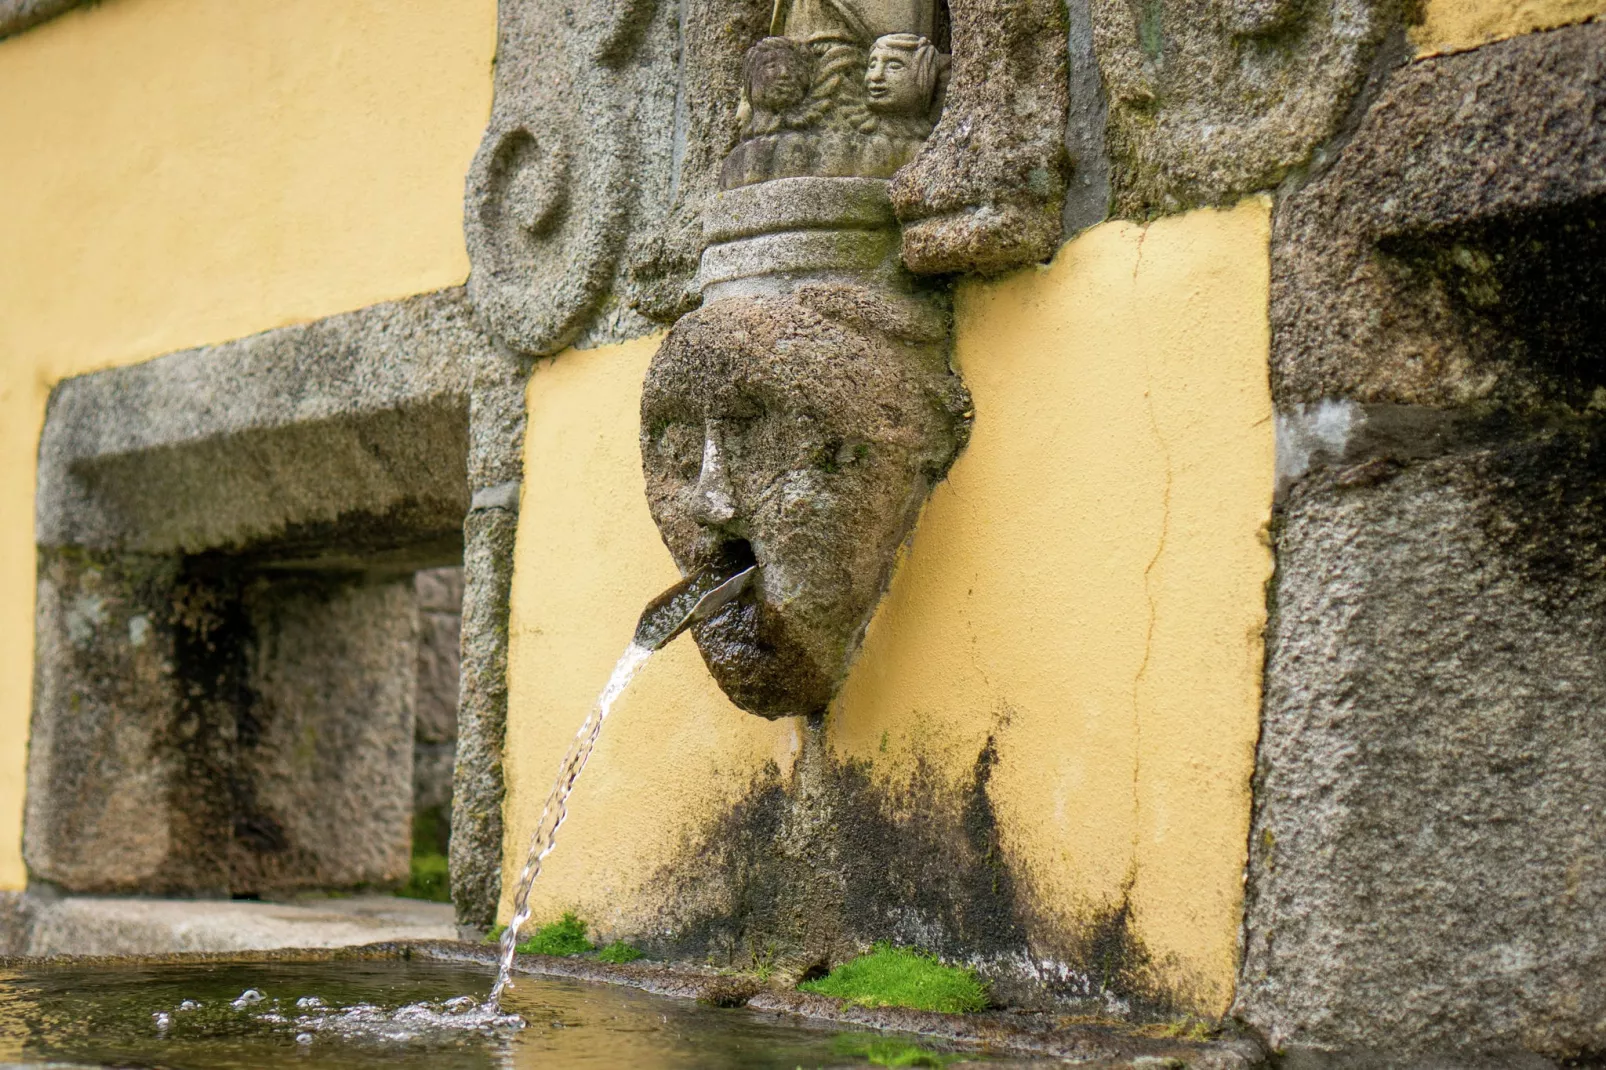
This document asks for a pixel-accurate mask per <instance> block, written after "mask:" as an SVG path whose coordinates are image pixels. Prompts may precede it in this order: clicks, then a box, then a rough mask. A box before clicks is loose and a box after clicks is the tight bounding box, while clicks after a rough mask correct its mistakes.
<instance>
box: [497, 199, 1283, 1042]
mask: <svg viewBox="0 0 1606 1070" xmlns="http://www.w3.org/2000/svg"><path fill="white" fill-rule="evenodd" d="M1268 240H1269V204H1268V202H1267V201H1265V200H1263V199H1254V200H1250V201H1247V202H1245V203H1243V204H1242V205H1240V206H1239V207H1238V208H1236V209H1234V210H1231V211H1210V210H1207V211H1199V212H1193V213H1190V214H1187V215H1184V216H1180V217H1174V218H1169V219H1165V220H1161V221H1159V222H1156V223H1154V224H1152V225H1149V226H1138V225H1134V224H1128V223H1118V222H1117V223H1108V224H1104V225H1102V226H1099V227H1095V228H1093V229H1092V230H1090V231H1088V232H1086V233H1084V234H1083V235H1082V236H1080V237H1079V238H1077V239H1076V240H1075V241H1073V242H1072V243H1070V244H1069V245H1067V246H1066V247H1065V248H1064V249H1062V250H1061V252H1060V254H1059V256H1058V257H1057V258H1056V260H1055V261H1054V263H1053V264H1052V265H1050V266H1048V267H1046V268H1043V269H1034V270H1029V271H1024V272H1020V273H1017V274H1015V275H1013V276H1010V277H1008V278H1006V279H1004V280H1003V281H1000V282H987V283H973V284H968V285H966V286H965V287H964V288H963V289H962V290H961V291H960V293H959V295H958V302H957V338H956V359H957V361H958V363H959V364H960V366H961V368H962V370H963V372H964V375H965V377H966V380H967V381H968V383H969V384H970V388H971V391H972V392H973V394H974V397H975V403H976V423H975V430H974V435H973V437H972V440H971V443H970V446H969V448H968V450H967V451H966V453H965V454H964V455H963V456H962V457H961V458H960V460H959V462H958V463H957V464H956V465H955V466H954V469H953V472H952V473H951V475H950V477H949V479H948V481H947V482H946V483H945V484H944V485H943V486H942V487H940V488H939V489H938V490H937V492H936V494H935V495H934V496H933V498H932V500H931V502H930V504H929V506H928V507H927V509H926V511H925V515H924V516H923V517H922V519H921V522H920V526H919V528H918V530H917V532H916V534H915V536H914V538H913V540H912V543H911V545H910V546H909V548H908V551H907V553H906V555H905V560H904V561H903V562H902V563H901V565H900V567H899V570H898V572H897V574H896V576H895V577H894V580H893V584H892V588H891V590H890V592H889V595H888V598H887V600H886V602H885V603H884V604H883V605H882V607H881V609H880V610H879V612H878V614H877V616H876V618H875V620H874V622H873V623H872V625H871V629H870V632H869V634H868V636H867V640H866V643H865V648H864V651H863V654H862V656H861V657H860V659H859V662H858V664H857V665H856V667H855V669H854V671H853V674H852V676H851V678H850V680H849V682H848V684H847V686H846V688H845V689H844V691H843V693H842V695H841V696H840V698H839V700H838V702H837V704H836V706H835V707H834V708H833V710H832V712H831V715H830V718H829V730H828V731H829V738H830V743H831V746H832V747H833V749H834V750H835V751H836V752H837V753H838V754H839V755H843V756H851V757H855V758H861V759H865V760H867V761H869V762H870V763H872V766H873V768H874V769H875V770H876V774H877V775H878V776H882V777H885V778H888V779H890V780H896V779H897V778H900V777H903V776H906V775H907V774H908V772H909V771H910V769H911V767H912V765H913V763H914V761H915V759H916V758H917V757H923V758H924V759H925V760H926V761H927V762H928V763H932V764H934V765H936V766H937V767H939V768H942V769H945V770H946V771H947V772H948V773H949V774H950V775H951V776H952V777H953V778H954V779H955V780H956V781H960V780H962V779H963V778H964V777H966V776H968V774H969V771H970V768H971V766H972V765H973V763H974V762H975V760H976V756H977V754H978V751H979V749H980V748H981V747H982V746H983V745H984V744H985V742H986V739H987V737H988V736H989V735H991V736H993V737H995V740H996V746H997V750H998V761H997V766H996V768H995V770H994V772H993V777H992V782H991V785H990V795H991V798H992V800H993V802H994V806H995V809H996V811H997V813H998V817H999V822H1000V827H1001V830H1002V835H1003V839H1004V844H1005V849H1006V851H1007V852H1008V854H1009V861H1010V865H1011V867H1012V869H1013V870H1014V871H1015V872H1016V873H1017V874H1019V875H1020V876H1021V878H1022V880H1023V881H1024V882H1025V883H1026V884H1027V885H1028V887H1029V888H1030V889H1031V892H1032V894H1033V896H1034V897H1035V898H1036V900H1037V902H1038V904H1039V905H1040V907H1042V909H1043V910H1044V911H1045V912H1046V913H1047V914H1048V915H1049V916H1050V918H1052V919H1056V920H1058V921H1059V922H1060V923H1061V924H1063V925H1064V926H1066V927H1068V928H1074V927H1075V926H1076V925H1077V924H1078V923H1079V921H1081V920H1083V919H1085V918H1086V917H1088V916H1089V913H1090V912H1092V911H1097V910H1100V909H1107V908H1109V907H1111V906H1114V905H1118V904H1119V903H1120V902H1121V901H1122V900H1123V899H1124V900H1125V901H1126V902H1127V904H1128V905H1129V907H1130V910H1131V919H1132V924H1133V931H1134V932H1135V934H1136V935H1137V936H1138V938H1139V939H1141V940H1142V941H1143V943H1144V944H1145V946H1146V947H1147V949H1148V950H1149V952H1150V954H1151V955H1153V956H1154V958H1155V961H1156V962H1157V963H1159V965H1160V974H1161V976H1159V977H1158V978H1157V980H1160V981H1161V982H1162V983H1166V984H1169V985H1170V986H1172V987H1173V988H1175V989H1178V990H1180V991H1181V992H1182V993H1183V994H1184V995H1185V996H1186V997H1187V998H1190V999H1191V1000H1193V1001H1194V1003H1195V1005H1196V1006H1197V1007H1199V1008H1200V1009H1203V1010H1210V1011H1221V1010H1223V1009H1225V1006H1226V1003H1227V1001H1228V999H1229V998H1230V994H1231V988H1232V980H1233V973H1234V969H1235V964H1236V963H1235V955H1236V950H1235V947H1236V938H1237V931H1238V922H1239V912H1240V902H1241V892H1242V870H1243V863H1244V853H1245V846H1246V840H1247V836H1248V827H1249V802H1250V794H1249V791H1250V784H1249V778H1250V774H1251V771H1252V767H1253V761H1254V743H1255V738H1256V733H1257V730H1258V717H1259V698H1260V690H1259V688H1260V668H1261V632H1262V628H1263V624H1264V617H1265V594H1264V584H1265V582H1266V580H1267V579H1268V577H1269V575H1270V571H1271V555H1270V552H1269V549H1268V548H1267V544H1266V533H1265V525H1266V523H1267V520H1268V517H1269V511H1270V505H1271V486H1272V463H1273V456H1272V420H1271V400H1270V395H1269V388H1268V383H1267V353H1268V345H1269V328H1268V324H1267V301H1268V251H1267V250H1268ZM656 342H657V340H656V339H649V340H643V341H640V342H634V343H630V344H629V345H626V346H621V347H616V348H612V349H602V350H591V351H587V352H570V353H566V354H564V355H562V356H560V357H558V358H557V359H556V360H555V361H552V362H550V363H548V364H546V365H544V366H543V367H541V368H540V369H539V370H538V371H537V372H536V374H535V376H534V378H533V379H532V381H531V384H530V393H529V411H530V423H529V428H530V430H529V438H528V440H527V447H526V464H527V466H528V467H527V482H526V484H525V490H524V500H523V506H522V511H521V513H520V519H519V537H518V547H517V552H516V569H515V574H514V589H513V618H512V624H511V627H512V632H511V637H510V642H511V659H512V660H511V669H510V680H509V683H510V688H511V696H510V708H509V720H508V741H509V743H508V758H507V775H508V783H509V797H508V803H507V816H508V829H509V832H508V840H507V848H508V849H507V856H506V868H505V872H504V892H505V894H510V893H511V887H512V882H513V878H514V876H515V874H516V872H517V869H518V866H519V864H520V863H521V861H522V855H523V850H524V845H525V843H526V842H527V839H528V836H529V833H530V829H531V827H532V825H533V823H534V821H535V819H536V817H537V815H538V813H539V809H540V806H541V803H542V801H543V799H544V797H545V794H546V791H547V789H548V787H549V785H550V781H551V777H552V775H553V773H554V772H555V769H556V766H557V762H558V758H559V756H560V755H561V754H562V753H563V750H564V748H565V747H566V746H567V745H568V743H569V741H570V739H571V738H572V736H573V733H574V730H575V728H576V726H577V725H578V724H579V722H580V719H581V718H582V716H583V715H584V713H585V711H586V709H587V707H588V705H589V704H590V702H591V701H592V699H593V697H594V696H595V694H596V691H597V689H598V688H599V687H600V686H601V683H602V681H603V680H604V679H605V678H606V677H607V675H608V670H609V668H610V666H611V665H612V663H613V660H614V658H615V657H617V656H618V653H619V651H620V650H621V649H622V648H623V646H624V644H625V643H626V641H627V640H628V639H629V637H630V632H631V628H632V627H633V624H634V620H635V616H636V614H637V613H639V612H640V609H641V607H642V605H643V604H644V603H645V602H646V601H647V600H648V599H649V598H650V597H652V596H653V595H655V594H657V593H658V592H659V591H660V590H662V589H663V588H664V587H666V586H667V585H669V584H670V583H672V582H673V581H674V580H675V579H676V578H677V574H676V572H675V569H674V567H673V565H672V563H671V562H670V559H669V555H668V552H667V551H666V550H665V549H664V547H663V545H662V543H661V542H660V541H659V539H658V536H657V533H656V531H655V530H654V528H653V526H652V523H651V520H650V518H649V517H648V515H647V509H646V505H645V500H644V497H643V492H642V477H641V470H640V462H639V458H638V454H637V445H636V433H637V428H636V405H637V399H638V395H639V387H640V382H641V377H642V374H643V372H644V370H645V368H646V364H647V361H648V359H649V358H650V355H651V352H652V350H653V348H654V347H655V345H656ZM798 742H799V741H798V736H797V729H796V727H795V725H794V724H792V723H787V722H782V723H779V724H770V723H767V722H764V721H761V720H759V719H758V718H755V717H750V716H746V715H743V714H740V713H738V712H737V711H735V710H734V709H733V708H732V707H731V706H730V705H729V703H728V702H726V701H725V699H724V698H723V697H722V696H721V695H720V693H719V692H718V690H717V688H716V687H715V686H714V684H713V683H712V682H711V680H710V679H709V677H708V675H707V672H706V670H705V669H704V668H703V666H702V663H701V661H700V659H699V658H698V656H697V654H696V651H695V649H694V648H693V647H692V645H691V644H690V643H688V642H686V641H684V640H682V641H679V642H677V643H675V644H674V645H673V646H671V647H670V648H669V649H668V650H667V651H666V652H665V653H664V654H661V655H660V656H659V657H658V658H657V659H656V660H655V661H653V662H651V663H649V665H648V667H647V668H646V670H645V671H644V672H643V674H642V676H641V677H640V678H638V680H637V683H636V685H635V687H634V688H633V689H632V690H631V691H630V692H629V693H628V694H627V695H626V697H625V698H624V699H623V701H621V702H620V704H619V706H618V707H617V709H616V711H615V713H614V719H613V721H611V722H610V725H609V729H608V731H607V732H606V733H605V735H604V738H603V741H602V744H601V745H600V747H599V748H598V751H597V753H596V755H595V756H594V758H593V761H592V765H591V767H590V769H589V770H588V772H587V774H586V777H585V778H584V779H583V780H582V781H581V784H580V786H579V788H578V790H577V791H576V793H575V796H574V799H573V801H572V806H571V810H570V814H571V816H570V823H569V824H568V825H567V826H566V827H565V830H564V836H563V838H562V841H561V843H560V846H559V848H558V850H557V851H556V852H555V853H554V854H553V855H552V856H551V858H550V859H549V860H548V863H547V870H546V872H545V874H544V876H543V880H542V885H541V886H540V887H539V888H538V891H537V894H536V896H535V898H534V903H535V914H536V917H537V918H538V919H540V918H549V917H551V916H555V915H556V914H557V913H558V912H559V911H560V910H563V909H568V908H576V909H578V910H579V911H580V912H581V913H582V915H583V916H585V917H587V918H589V919H591V920H592V921H593V922H595V923H598V925H599V927H600V928H601V929H603V930H604V931H606V930H607V929H608V928H610V927H611V926H612V925H614V924H616V923H618V922H620V921H621V920H624V919H626V918H628V917H629V916H630V915H631V914H632V913H633V912H634V911H636V910H638V909H640V907H641V906H642V904H639V903H637V902H636V901H635V897H637V896H639V895H640V894H641V882H642V879H643V878H644V877H645V876H647V875H650V874H651V872H652V871H653V870H654V869H655V868H656V867H657V866H658V865H660V864H661V863H663V862H666V861H668V860H669V859H670V858H671V857H672V856H673V854H674V852H675V850H676V849H677V847H679V846H680V836H681V835H682V834H683V833H685V832H688V831H690V830H691V829H693V828H695V827H696V826H698V825H699V824H700V822H701V821H702V820H704V819H706V818H707V817H709V816H710V815H712V814H714V813H715V812H717V810H718V809H719V807H721V806H722V805H723V804H724V803H725V802H726V801H728V800H729V799H731V798H733V797H734V796H735V795H736V793H737V792H739V791H740V790H741V788H742V787H743V786H745V784H746V783H747V782H748V780H749V778H750V777H752V776H753V774H754V773H755V772H757V771H758V770H759V769H760V768H761V767H762V765H763V763H764V762H765V761H766V760H773V761H775V762H776V764H777V765H778V766H779V767H781V769H782V770H783V772H784V771H786V770H787V769H789V767H790V762H791V758H792V756H793V755H794V754H795V753H796V749H797V747H798ZM503 911H504V917H505V915H506V912H507V903H506V901H504V904H503Z"/></svg>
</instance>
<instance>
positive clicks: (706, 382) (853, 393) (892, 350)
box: [641, 0, 969, 717]
mask: <svg viewBox="0 0 1606 1070" xmlns="http://www.w3.org/2000/svg"><path fill="white" fill-rule="evenodd" d="M935 23H936V6H935V4H934V2H933V0H780V3H778V4H777V6H776V9H775V16H774V19H773V20H772V23H771V36H769V37H765V38H763V39H762V40H760V41H759V42H757V43H756V44H755V45H753V47H752V48H751V49H749V51H748V53H747V58H746V61H745V65H744V68H743V70H744V74H743V80H742V101H741V106H740V109H739V112H738V114H739V116H740V119H741V141H740V143H739V144H738V145H737V146H736V147H735V149H734V150H733V151H732V152H731V154H730V156H729V157H728V158H727V159H726V161H725V165H724V169H723V174H722V184H723V186H724V192H722V193H721V194H719V195H717V196H715V197H714V198H712V199H711V200H710V201H709V202H708V204H707V207H706V208H705V211H704V214H703V233H704V237H705V238H706V239H707V241H708V242H709V244H708V246H707V248H706V249H705V250H704V252H703V255H702V259H701V265H700V268H699V272H698V281H699V285H700V289H701V292H702V296H703V300H704V302H705V303H704V306H703V307H702V309H700V310H699V311H696V312H693V313H691V314H690V315H688V316H685V317H684V318H682V319H681V320H680V321H679V322H678V323H676V325H675V327H674V329H673V330H672V331H671V332H670V334H669V337H668V338H667V339H666V340H665V342H664V344H663V346H662V347H661V348H660V349H659V351H658V354H657V356H656V357H655V358H654V360H653V363H652V366H651V368H650V369H649V370H648V373H647V382H646V386H645V388H644V391H643V396H642V410H641V419H642V424H641V427H642V430H641V449H642V463H643V467H644V469H645V471H646V477H647V495H648V500H649V503H650V506H651V509H652V515H653V519H654V520H655V521H656V522H657V524H658V528H659V531H660V532H661V533H662V534H663V537H664V542H665V543H666V544H667V545H668V547H669V549H670V551H671V552H672V553H673V554H674V556H675V560H676V562H677V563H678V564H679V565H680V567H681V568H682V569H683V570H686V571H688V572H690V571H693V570H701V569H704V568H707V567H710V566H713V567H715V568H716V569H719V570H722V571H723V570H736V569H739V568H741V567H745V566H747V565H751V564H757V565H758V566H759V570H758V573H757V578H756V579H755V580H754V583H753V590H752V592H751V593H750V594H748V595H745V596H743V597H742V598H741V599H739V600H737V601H736V602H733V603H731V604H730V605H729V606H727V607H725V608H724V609H722V610H720V611H719V612H718V613H717V614H716V615H715V616H713V617H711V618H709V619H708V620H706V621H704V622H702V623H701V624H698V625H695V626H693V629H692V635H693V637H694V638H695V639H696V640H697V644H698V646H699V648H700V649H701V650H702V653H703V658H704V660H705V661H706V662H707V663H708V666H709V669H710V671H711V672H712V673H713V675H714V678H715V679H716V680H717V681H718V682H719V684H720V686H721V687H723V688H724V689H725V692H726V694H727V695H729V696H730V697H731V699H732V700H733V701H734V702H736V704H737V705H739V706H741V707H742V708H743V709H746V710H749V711H751V712H753V713H757V714H760V715H762V716H765V717H782V716H790V715H801V714H812V713H817V712H820V711H822V710H823V709H824V708H825V706H826V704H827V703H829V702H830V700H831V697H832V696H833V695H834V694H835V693H836V690H837V688H838V686H840V684H841V682H842V680H843V678H844V677H845V675H846V673H847V670H848V666H849V663H850V662H851V661H852V658H853V655H854V653H855V652H856V651H857V649H858V646H859V641H860V638H861V637H862V636H863V634H864V629H865V626H866V625H867V624H868V623H869V619H870V615H871V613H872V612H873V611H874V609H875V605H876V603H877V601H879V599H880V596H881V593H882V591H883V590H884V589H885V587H886V583H887V580H888V579H889V577H890V574H891V570H892V564H893V560H894V557H895V555H896V551H897V548H898V546H899V544H900V543H902V542H903V540H904V539H905V538H906V537H907V536H908V534H909V530H910V528H911V526H912V525H913V524H914V521H915V517H916V516H917V515H918V514H919V511H920V507H921V505H922V504H923V503H924V502H925V500H926V496H927V495H928V494H929V493H930V491H931V488H932V486H933V485H934V484H935V483H936V481H937V480H939V479H941V478H942V476H943V474H944V473H945V472H946V471H947V470H948V466H949V465H950V464H951V463H952V462H953V460H954V457H955V456H956V455H957V454H958V451H959V449H960V447H961V446H962V445H963V443H964V440H965V437H966V432H967V429H968V423H967V420H968V417H969V397H968V395H967V394H966V392H965V388H964V385H963V383H961V382H960V380H959V378H958V376H957V375H955V374H954V373H953V372H952V371H951V370H950V368H949V366H948V344H947V343H948V330H947V322H948V317H947V310H946V307H945V305H944V304H943V302H942V299H941V297H940V296H938V295H936V294H934V293H929V292H924V291H922V290H921V289H920V287H918V286H917V285H916V283H915V280H914V279H913V278H912V277H911V276H910V275H909V273H908V272H907V271H905V270H904V268H903V266H902V264H901V262H900V260H899V257H898V225H897V220H896V218H895V216H894V214H893V211H892V203H891V200H890V199H889V197H888V194H887V179H888V178H889V177H890V176H891V175H892V174H893V173H894V172H896V171H897V170H898V169H899V168H900V167H903V166H904V165H906V164H907V163H908V162H909V161H910V160H911V159H913V158H914V156H915V154H916V153H918V152H919V151H920V147H921V145H922V144H923V143H924V141H925V138H926V135H928V134H929V133H930V132H931V129H932V123H933V120H934V118H935V114H934V113H935V112H936V111H937V110H938V109H940V106H941V81H942V75H943V72H944V70H945V63H944V57H943V56H941V55H940V54H939V52H938V51H937V48H936V47H935V45H934V44H933V43H932V41H931V39H930V38H929V37H928V36H927V34H929V33H931V32H933V29H932V27H933V26H934V25H935Z"/></svg>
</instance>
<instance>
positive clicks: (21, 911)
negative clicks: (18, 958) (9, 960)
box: [0, 892, 34, 956]
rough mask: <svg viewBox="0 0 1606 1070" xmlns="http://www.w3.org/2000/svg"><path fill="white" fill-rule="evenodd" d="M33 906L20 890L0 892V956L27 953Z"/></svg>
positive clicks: (31, 927)
mask: <svg viewBox="0 0 1606 1070" xmlns="http://www.w3.org/2000/svg"><path fill="white" fill-rule="evenodd" d="M33 906H34V904H33V901H32V900H30V899H29V898H28V897H27V896H25V895H23V894H22V893H21V892H0V956H4V955H26V954H27V953H28V934H29V933H30V932H31V931H32V929H33Z"/></svg>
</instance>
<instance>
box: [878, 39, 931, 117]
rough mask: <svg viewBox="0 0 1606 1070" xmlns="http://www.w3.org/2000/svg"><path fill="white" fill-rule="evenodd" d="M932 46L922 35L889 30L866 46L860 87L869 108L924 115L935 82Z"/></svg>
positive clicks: (888, 112)
mask: <svg viewBox="0 0 1606 1070" xmlns="http://www.w3.org/2000/svg"><path fill="white" fill-rule="evenodd" d="M936 58H937V57H936V49H934V48H933V47H932V45H931V43H930V42H929V41H927V40H926V39H925V38H924V37H916V36H915V35H913V34H907V33H899V34H890V35H888V36H886V37H882V38H880V39H878V40H877V41H876V43H875V45H874V47H872V48H871V49H870V65H869V68H868V69H867V70H866V72H865V76H864V91H865V95H866V96H867V97H868V98H869V99H868V104H869V106H870V109H871V110H872V111H877V112H882V113H884V114H887V115H924V114H925V113H926V111H927V110H928V109H929V108H930V107H931V94H932V90H933V89H934V88H935V85H936Z"/></svg>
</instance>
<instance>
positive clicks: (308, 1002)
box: [296, 996, 323, 1011]
mask: <svg viewBox="0 0 1606 1070" xmlns="http://www.w3.org/2000/svg"><path fill="white" fill-rule="evenodd" d="M296 1006H297V1007H300V1008H301V1009H302V1010H309V1011H310V1010H317V1009H318V1008H319V1007H322V1006H323V1000H321V999H319V998H318V997H317V996H302V997H301V998H300V999H298V1000H296Z"/></svg>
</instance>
